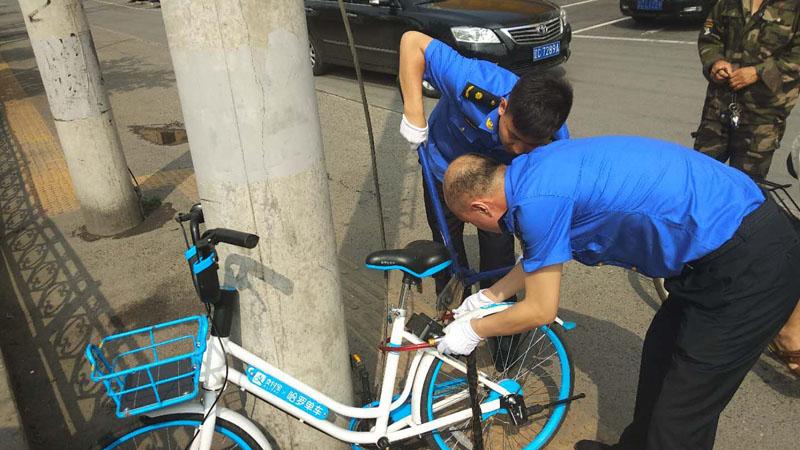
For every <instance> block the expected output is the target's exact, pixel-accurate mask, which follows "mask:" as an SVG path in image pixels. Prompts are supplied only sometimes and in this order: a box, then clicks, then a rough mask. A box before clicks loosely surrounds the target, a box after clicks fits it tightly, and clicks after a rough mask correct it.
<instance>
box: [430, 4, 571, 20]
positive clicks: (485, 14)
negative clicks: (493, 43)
mask: <svg viewBox="0 0 800 450" xmlns="http://www.w3.org/2000/svg"><path fill="white" fill-rule="evenodd" d="M429 1H430V3H423V4H419V5H417V7H418V8H421V9H425V10H428V11H429V13H435V14H437V15H442V16H450V17H453V18H456V17H457V18H459V19H460V20H461V21H466V22H469V23H471V24H474V25H483V26H491V25H497V26H514V25H521V24H528V23H531V22H535V21H539V20H544V19H547V18H550V17H555V16H557V15H558V6H557V5H555V4H553V3H550V2H549V1H546V0H492V1H487V0H442V1H436V0H432V1H431V0H429Z"/></svg>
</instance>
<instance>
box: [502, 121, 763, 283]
mask: <svg viewBox="0 0 800 450" xmlns="http://www.w3.org/2000/svg"><path fill="white" fill-rule="evenodd" d="M505 193H506V200H507V202H508V212H507V213H506V214H505V216H504V217H503V218H502V219H501V221H500V224H501V226H504V228H506V230H508V231H511V232H514V233H515V234H516V235H517V237H519V239H520V240H521V242H522V247H523V260H522V265H523V269H524V270H525V271H526V272H533V271H536V270H537V269H539V268H542V267H545V266H550V265H553V264H559V263H563V262H566V261H569V260H570V259H573V258H574V259H576V260H577V261H579V262H581V263H583V264H587V265H597V264H601V263H604V264H611V265H615V266H622V267H626V268H630V269H634V270H638V271H640V272H642V273H644V274H645V275H648V276H652V277H669V276H674V275H678V274H679V273H680V272H681V269H682V267H683V265H684V264H685V263H687V262H690V261H693V260H696V259H698V258H701V257H703V256H705V255H707V254H709V253H711V252H712V251H714V250H716V249H717V248H719V247H720V246H721V245H722V244H723V243H724V242H725V241H727V240H728V239H730V238H731V237H732V236H733V233H734V232H735V231H736V229H737V228H738V227H739V225H740V224H741V223H742V219H743V218H744V217H745V216H746V215H747V214H748V213H750V212H751V211H753V210H754V209H756V208H757V207H758V206H759V205H760V204H761V203H763V201H764V196H763V194H762V193H761V191H760V189H759V188H758V187H757V186H756V184H755V183H753V181H751V180H750V178H748V177H747V175H745V174H744V173H742V172H740V171H738V170H736V169H733V168H730V167H728V166H726V165H724V164H722V163H720V162H718V161H716V160H714V159H713V158H710V157H708V156H705V155H703V154H701V153H699V152H696V151H694V150H691V149H688V148H685V147H682V146H680V145H677V144H672V143H669V142H664V141H659V140H655V139H648V138H641V137H628V136H608V137H597V138H586V139H568V140H563V141H557V142H553V143H551V144H549V145H546V146H544V147H540V148H538V149H537V150H536V151H535V152H532V153H529V154H526V155H522V156H519V157H517V158H516V159H514V161H513V162H512V164H511V165H510V166H509V167H508V168H507V170H506V179H505Z"/></svg>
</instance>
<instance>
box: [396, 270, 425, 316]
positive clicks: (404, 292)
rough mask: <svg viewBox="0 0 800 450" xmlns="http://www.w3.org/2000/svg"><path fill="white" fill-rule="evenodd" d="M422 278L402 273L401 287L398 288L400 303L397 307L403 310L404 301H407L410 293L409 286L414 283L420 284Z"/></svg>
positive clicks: (404, 306) (404, 307)
mask: <svg viewBox="0 0 800 450" xmlns="http://www.w3.org/2000/svg"><path fill="white" fill-rule="evenodd" d="M421 283H422V280H420V279H419V278H417V277H415V276H414V275H411V274H409V273H407V272H404V273H403V287H402V288H401V289H400V305H399V306H398V309H400V310H403V311H405V309H406V303H407V302H408V298H409V296H410V295H411V287H412V286H414V285H420V284H421Z"/></svg>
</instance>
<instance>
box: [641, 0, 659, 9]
mask: <svg viewBox="0 0 800 450" xmlns="http://www.w3.org/2000/svg"><path fill="white" fill-rule="evenodd" d="M663 4H664V0H636V9H638V10H642V11H661V10H662V9H664V6H663Z"/></svg>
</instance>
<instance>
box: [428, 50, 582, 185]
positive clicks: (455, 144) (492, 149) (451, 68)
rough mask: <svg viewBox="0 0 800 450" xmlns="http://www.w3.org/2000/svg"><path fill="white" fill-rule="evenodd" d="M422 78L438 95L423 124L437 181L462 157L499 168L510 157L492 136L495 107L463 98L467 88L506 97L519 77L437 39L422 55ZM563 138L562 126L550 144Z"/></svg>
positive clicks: (495, 125)
mask: <svg viewBox="0 0 800 450" xmlns="http://www.w3.org/2000/svg"><path fill="white" fill-rule="evenodd" d="M424 79H425V80H426V81H428V82H429V83H431V84H432V85H433V86H434V87H436V89H437V90H439V92H441V93H442V97H441V99H440V100H439V103H438V104H437V105H436V107H435V108H434V109H433V111H432V112H431V115H430V118H429V120H428V129H429V132H428V133H429V134H428V144H427V145H426V148H427V150H428V162H429V163H430V165H431V168H432V171H433V174H434V176H435V177H436V178H437V179H439V181H441V180H442V179H443V178H444V172H445V170H447V166H448V165H449V164H450V163H451V162H452V161H453V160H454V159H456V158H457V157H459V156H461V155H464V154H467V153H480V154H482V155H486V156H488V157H490V158H493V159H495V160H497V161H499V162H502V163H504V164H508V163H510V162H511V160H512V159H513V157H514V155H512V154H510V153H508V152H507V151H506V150H505V148H504V147H503V144H501V143H500V137H499V136H498V134H497V125H498V120H499V115H498V113H497V108H496V107H495V108H491V107H484V106H481V105H478V104H476V103H474V102H473V101H471V100H469V99H466V98H464V96H463V95H462V93H463V92H464V90H465V88H466V86H467V83H471V84H474V85H475V86H477V87H479V88H481V89H483V90H485V91H487V92H489V93H492V94H494V95H496V96H498V97H505V98H506V99H507V98H508V94H509V93H510V92H511V89H512V88H513V87H514V85H515V84H517V80H519V77H518V76H516V75H514V74H513V73H511V72H509V71H508V70H506V69H503V68H502V67H499V66H497V65H495V64H494V63H491V62H488V61H481V60H478V59H470V58H465V57H463V56H461V55H460V54H459V53H458V52H456V51H455V50H453V49H452V48H450V47H448V46H447V45H446V44H444V43H442V42H441V41H438V40H435V39H434V40H433V41H431V43H430V44H428V47H427V49H426V50H425V75H424ZM568 137H569V131H568V130H567V125H566V124H564V125H563V126H562V127H561V129H559V130H558V132H556V134H555V135H554V136H553V139H566V138H568Z"/></svg>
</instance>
